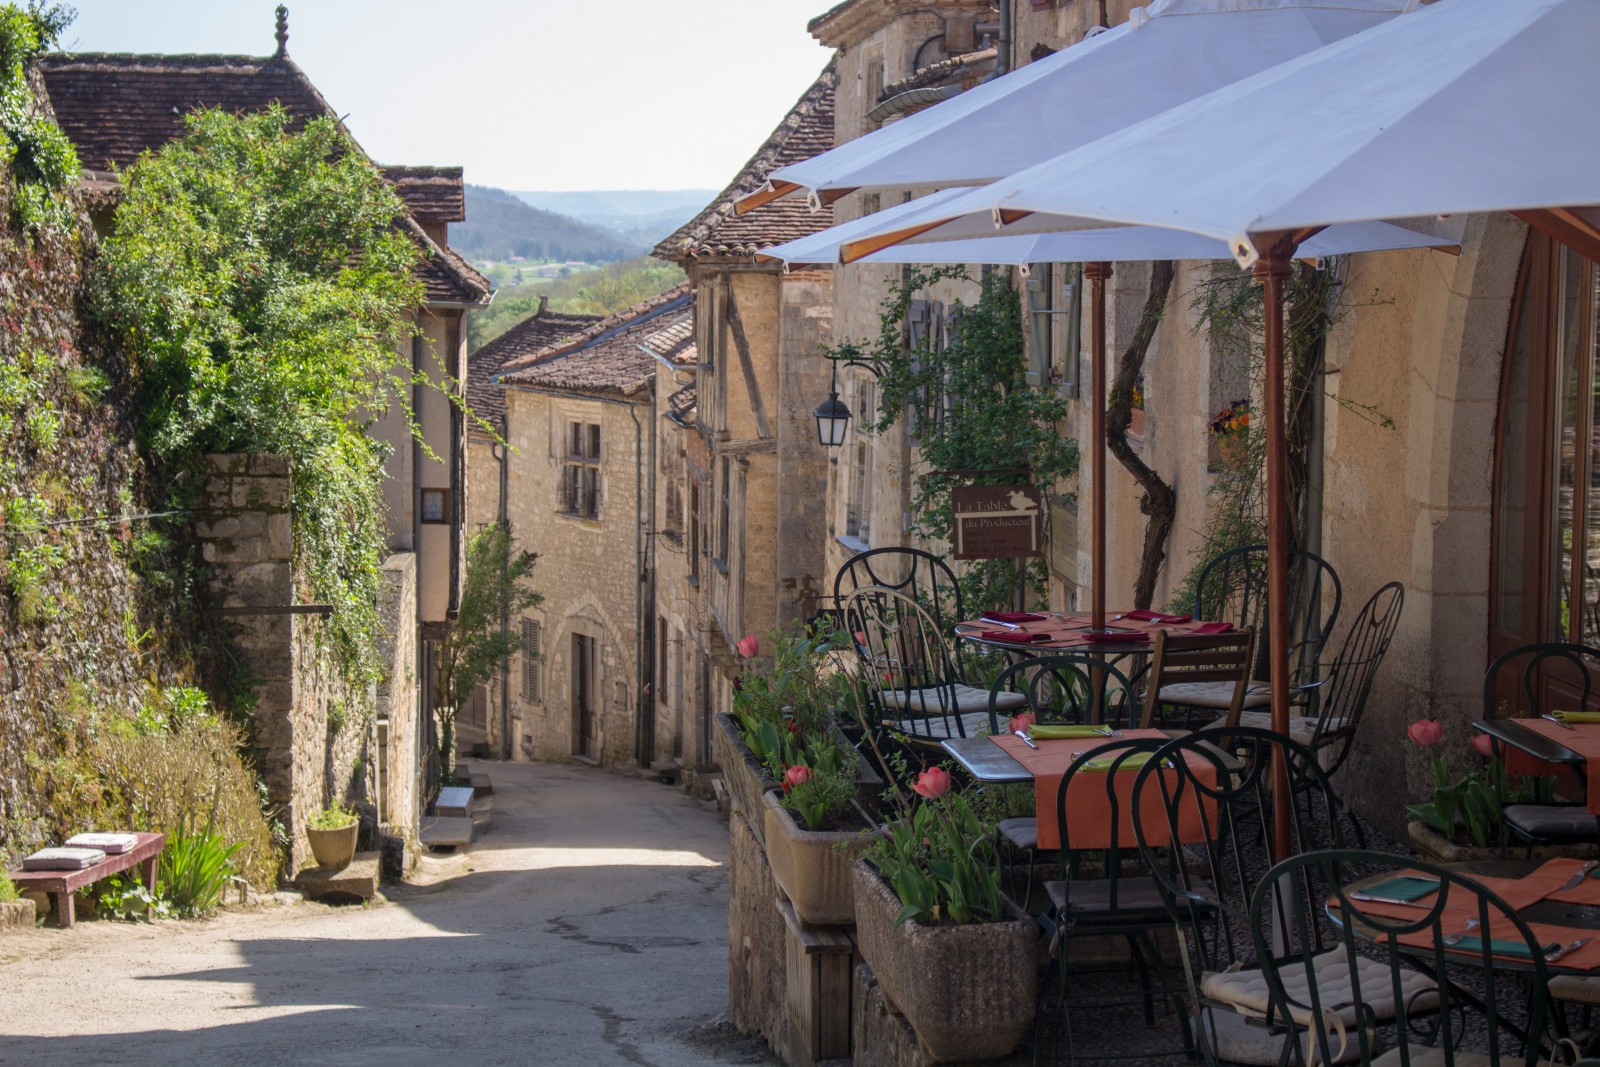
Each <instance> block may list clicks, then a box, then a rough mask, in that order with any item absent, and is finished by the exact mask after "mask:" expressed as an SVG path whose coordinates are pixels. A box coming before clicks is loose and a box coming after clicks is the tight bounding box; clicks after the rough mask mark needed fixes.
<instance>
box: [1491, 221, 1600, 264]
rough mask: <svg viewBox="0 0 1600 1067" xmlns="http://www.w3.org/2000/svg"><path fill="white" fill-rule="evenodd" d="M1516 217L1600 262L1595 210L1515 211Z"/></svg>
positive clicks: (1586, 257) (1599, 236)
mask: <svg viewBox="0 0 1600 1067" xmlns="http://www.w3.org/2000/svg"><path fill="white" fill-rule="evenodd" d="M1512 214H1513V215H1515V216H1516V217H1517V218H1519V219H1521V220H1522V221H1523V222H1526V223H1527V224H1528V225H1529V226H1532V227H1533V228H1534V229H1536V230H1539V231H1540V232H1542V233H1545V234H1547V235H1549V236H1550V237H1553V238H1555V239H1556V240H1557V241H1560V242H1561V243H1562V244H1564V245H1566V246H1567V247H1568V248H1570V249H1572V250H1573V251H1574V252H1577V253H1578V254H1579V255H1581V256H1583V257H1584V258H1585V259H1591V260H1593V261H1595V262H1596V263H1600V225H1597V224H1596V221H1595V219H1594V218H1593V214H1594V213H1593V212H1592V211H1586V210H1581V209H1578V208H1565V207H1560V208H1544V209H1541V210H1537V211H1513V212H1512Z"/></svg>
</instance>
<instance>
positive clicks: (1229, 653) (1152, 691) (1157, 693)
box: [1139, 628, 1255, 729]
mask: <svg viewBox="0 0 1600 1067" xmlns="http://www.w3.org/2000/svg"><path fill="white" fill-rule="evenodd" d="M1254 647H1255V631H1253V630H1251V629H1249V628H1246V629H1244V630H1239V631H1235V632H1233V633H1227V634H1184V635H1181V636H1180V635H1176V634H1170V633H1168V632H1167V631H1165V630H1159V631H1157V632H1156V639H1155V649H1154V653H1153V655H1152V656H1151V660H1150V670H1149V672H1148V673H1147V674H1146V675H1145V695H1144V710H1143V714H1142V716H1141V718H1140V722H1139V725H1140V726H1142V727H1144V728H1146V729H1148V728H1150V727H1152V726H1156V725H1159V724H1160V723H1161V721H1162V718H1163V717H1162V715H1161V708H1162V706H1163V705H1166V706H1176V707H1185V708H1189V709H1191V710H1190V712H1189V713H1186V715H1185V718H1184V722H1183V725H1184V726H1188V725H1190V723H1189V718H1190V715H1192V709H1194V708H1203V709H1205V712H1206V714H1207V715H1209V716H1215V714H1216V712H1217V710H1219V709H1217V708H1216V707H1214V706H1213V705H1212V704H1211V703H1210V702H1209V700H1210V697H1211V694H1213V693H1214V692H1215V691H1216V688H1217V686H1218V684H1219V683H1221V684H1223V685H1224V686H1227V685H1231V686H1232V691H1231V696H1230V698H1229V702H1228V705H1227V707H1226V708H1223V709H1220V710H1222V712H1223V718H1224V720H1225V721H1226V722H1227V723H1228V725H1230V726H1233V725H1235V724H1237V723H1238V721H1239V711H1240V709H1241V708H1242V707H1243V705H1244V696H1245V692H1246V690H1248V689H1249V687H1250V665H1251V661H1252V657H1251V650H1252V649H1253V648H1254ZM1191 696H1193V697H1194V698H1195V699H1196V700H1200V699H1205V700H1206V701H1207V703H1203V704H1202V703H1192V702H1191V701H1190V699H1188V698H1190V697H1191Z"/></svg>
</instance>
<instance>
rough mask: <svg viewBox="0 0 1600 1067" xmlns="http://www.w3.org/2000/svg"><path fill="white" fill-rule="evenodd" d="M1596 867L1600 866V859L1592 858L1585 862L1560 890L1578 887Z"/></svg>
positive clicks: (1564, 890)
mask: <svg viewBox="0 0 1600 1067" xmlns="http://www.w3.org/2000/svg"><path fill="white" fill-rule="evenodd" d="M1596 867H1600V860H1590V861H1589V862H1588V863H1585V864H1584V865H1583V866H1582V867H1579V868H1578V870H1577V873H1575V874H1574V875H1573V876H1572V877H1571V878H1568V879H1567V880H1566V882H1565V884H1563V885H1562V887H1561V890H1560V891H1561V892H1563V893H1565V892H1566V891H1567V890H1569V889H1576V888H1578V887H1579V886H1580V885H1582V884H1583V880H1584V879H1585V878H1587V877H1589V875H1590V874H1591V873H1593V871H1594V869H1595V868H1596Z"/></svg>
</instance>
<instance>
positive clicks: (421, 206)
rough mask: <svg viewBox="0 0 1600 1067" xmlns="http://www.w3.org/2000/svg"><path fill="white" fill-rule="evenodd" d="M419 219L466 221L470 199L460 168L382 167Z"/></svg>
mask: <svg viewBox="0 0 1600 1067" xmlns="http://www.w3.org/2000/svg"><path fill="white" fill-rule="evenodd" d="M378 169H379V170H380V171H381V172H382V173H383V176H384V178H385V179H386V180H387V181H388V182H389V184H390V185H392V186H394V191H395V192H397V193H399V194H400V199H401V200H404V201H405V204H406V207H407V208H408V209H409V210H410V212H411V215H412V217H413V218H415V219H416V220H417V221H418V222H465V221H466V219H467V198H466V192H465V188H464V186H463V185H462V183H461V168H460V167H407V166H383V167H379V168H378Z"/></svg>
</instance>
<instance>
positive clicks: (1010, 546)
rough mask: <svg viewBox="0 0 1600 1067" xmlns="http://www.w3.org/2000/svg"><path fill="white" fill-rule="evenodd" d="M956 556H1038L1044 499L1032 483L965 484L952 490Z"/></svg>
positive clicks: (1006, 557)
mask: <svg viewBox="0 0 1600 1067" xmlns="http://www.w3.org/2000/svg"><path fill="white" fill-rule="evenodd" d="M951 503H952V504H953V505H954V511H955V520H956V524H955V525H956V528H955V552H954V556H955V558H956V559H1037V558H1039V557H1040V556H1042V555H1043V554H1044V498H1043V497H1042V496H1041V495H1040V493H1039V490H1038V489H1036V488H1034V487H1033V486H1031V485H962V486H957V487H956V488H955V489H953V490H952V491H951Z"/></svg>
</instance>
